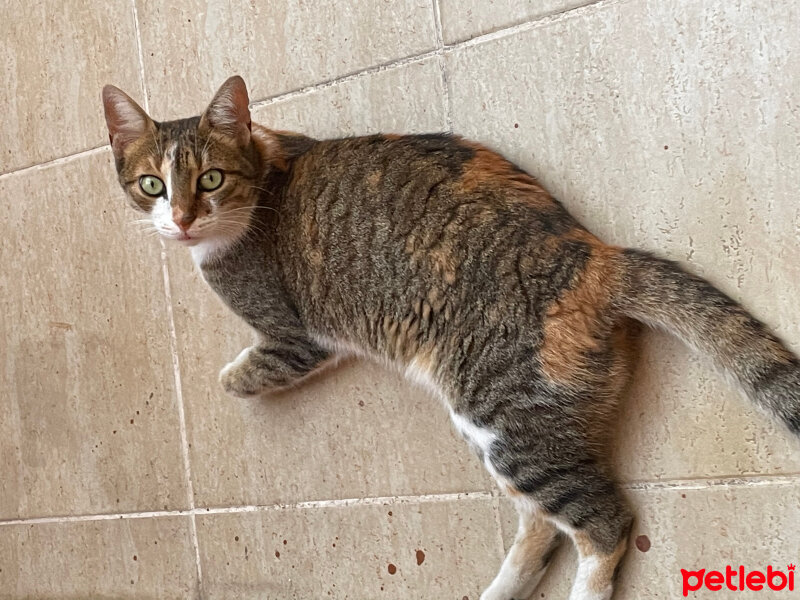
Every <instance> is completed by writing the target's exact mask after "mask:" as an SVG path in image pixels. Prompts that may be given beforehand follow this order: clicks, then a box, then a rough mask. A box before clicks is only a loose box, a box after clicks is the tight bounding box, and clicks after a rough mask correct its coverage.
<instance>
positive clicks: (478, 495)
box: [0, 474, 800, 527]
mask: <svg viewBox="0 0 800 600" xmlns="http://www.w3.org/2000/svg"><path fill="white" fill-rule="evenodd" d="M798 475H800V474H781V475H766V476H742V477H727V478H697V479H673V480H664V481H638V482H628V483H622V484H620V487H622V489H626V490H703V489H714V488H718V487H730V488H748V487H767V486H776V487H780V486H786V485H796V484H798V483H800V477H798ZM501 497H502V495H501V494H500V492H498V491H496V490H495V491H491V492H486V491H474V492H453V493H444V494H418V495H402V496H374V497H367V498H342V499H335V500H308V501H303V502H293V503H276V504H253V505H238V506H209V507H195V508H191V509H189V510H162V511H143V512H128V513H107V514H89V515H72V516H53V517H31V518H22V519H5V520H0V527H2V526H4V525H28V524H43V523H70V522H83V521H105V520H113V519H140V518H152V517H171V516H195V515H214V514H236V513H247V512H280V511H286V510H307V509H315V508H347V507H351V506H393V505H403V504H426V503H435V502H452V501H457V500H491V501H495V500H499V498H501Z"/></svg>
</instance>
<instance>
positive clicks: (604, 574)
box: [572, 532, 628, 594]
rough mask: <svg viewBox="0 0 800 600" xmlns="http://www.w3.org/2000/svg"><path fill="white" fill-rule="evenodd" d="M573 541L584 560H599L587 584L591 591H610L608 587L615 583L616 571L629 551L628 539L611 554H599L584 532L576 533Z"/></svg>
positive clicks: (623, 540)
mask: <svg viewBox="0 0 800 600" xmlns="http://www.w3.org/2000/svg"><path fill="white" fill-rule="evenodd" d="M572 540H573V541H574V542H575V547H576V548H577V549H578V554H579V555H580V557H581V558H582V559H583V558H586V557H589V556H593V557H595V559H597V563H596V564H597V566H596V567H595V569H594V571H593V572H592V573H591V575H590V576H589V581H588V582H587V587H588V588H589V590H591V591H592V592H594V593H596V594H599V593H601V592H603V591H604V590H606V589H608V586H609V585H611V584H612V583H613V581H614V571H615V570H616V568H617V565H618V564H619V561H620V560H622V557H623V556H624V555H625V552H626V551H627V549H628V537H627V536H625V537H624V538H623V539H622V540H621V541H620V542H619V544H617V547H616V548H615V549H614V551H613V552H611V553H610V554H604V553H602V552H598V551H597V550H596V549H595V548H594V545H593V544H592V542H591V540H590V539H589V536H588V535H587V534H586V533H584V532H578V533H576V534H575V535H573V536H572Z"/></svg>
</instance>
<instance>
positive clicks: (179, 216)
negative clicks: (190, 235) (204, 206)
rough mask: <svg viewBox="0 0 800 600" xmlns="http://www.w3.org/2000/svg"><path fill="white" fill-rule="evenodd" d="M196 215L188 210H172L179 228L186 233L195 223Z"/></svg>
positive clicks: (173, 217)
mask: <svg viewBox="0 0 800 600" xmlns="http://www.w3.org/2000/svg"><path fill="white" fill-rule="evenodd" d="M195 216H196V215H194V214H192V213H188V212H178V211H172V221H173V222H174V223H175V225H177V226H178V229H180V230H181V231H183V232H184V233H186V231H187V230H188V229H189V227H191V226H192V223H194V220H195Z"/></svg>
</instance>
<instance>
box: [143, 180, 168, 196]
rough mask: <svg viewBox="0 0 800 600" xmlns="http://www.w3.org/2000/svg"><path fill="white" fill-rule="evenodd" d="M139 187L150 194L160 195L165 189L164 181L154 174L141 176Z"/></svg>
mask: <svg viewBox="0 0 800 600" xmlns="http://www.w3.org/2000/svg"><path fill="white" fill-rule="evenodd" d="M139 187H140V188H142V191H143V192H144V193H145V194H147V195H148V196H160V195H161V194H162V192H163V191H164V182H163V181H161V180H160V179H159V178H158V177H156V176H154V175H142V176H141V177H139Z"/></svg>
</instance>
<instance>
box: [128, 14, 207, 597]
mask: <svg viewBox="0 0 800 600" xmlns="http://www.w3.org/2000/svg"><path fill="white" fill-rule="evenodd" d="M136 1H137V0H131V4H132V5H133V27H134V32H135V35H136V47H137V51H138V54H139V77H140V80H141V85H142V99H143V101H144V109H145V111H146V112H147V113H149V112H150V101H149V98H148V95H147V78H146V74H145V68H144V50H143V48H142V33H141V28H140V27H139V10H138V7H137V5H136ZM159 243H160V244H161V273H162V276H163V280H164V300H165V302H166V307H167V327H168V329H169V349H170V354H171V357H172V372H173V380H174V381H175V399H176V402H177V405H178V426H179V428H180V436H181V457H182V459H183V469H184V475H185V477H186V496H187V501H188V504H189V511H188V514H189V516H190V531H191V535H192V545H193V546H194V559H195V571H196V575H197V590H198V597H199V598H203V568H202V565H201V562H200V544H199V542H198V539H197V521H196V519H195V516H194V509H195V503H194V484H193V482H192V465H191V460H190V456H189V436H188V434H187V431H186V409H185V406H184V401H183V385H182V381H181V365H180V357H179V354H178V334H177V331H176V329H175V312H174V310H173V304H172V286H171V285H170V279H169V267H168V265H167V248H166V244H165V243H164V240H163V239H161V240H159ZM175 514H182V512H181V511H179V512H177V513H175ZM149 516H159V515H158V513H156V514H151V515H149Z"/></svg>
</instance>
